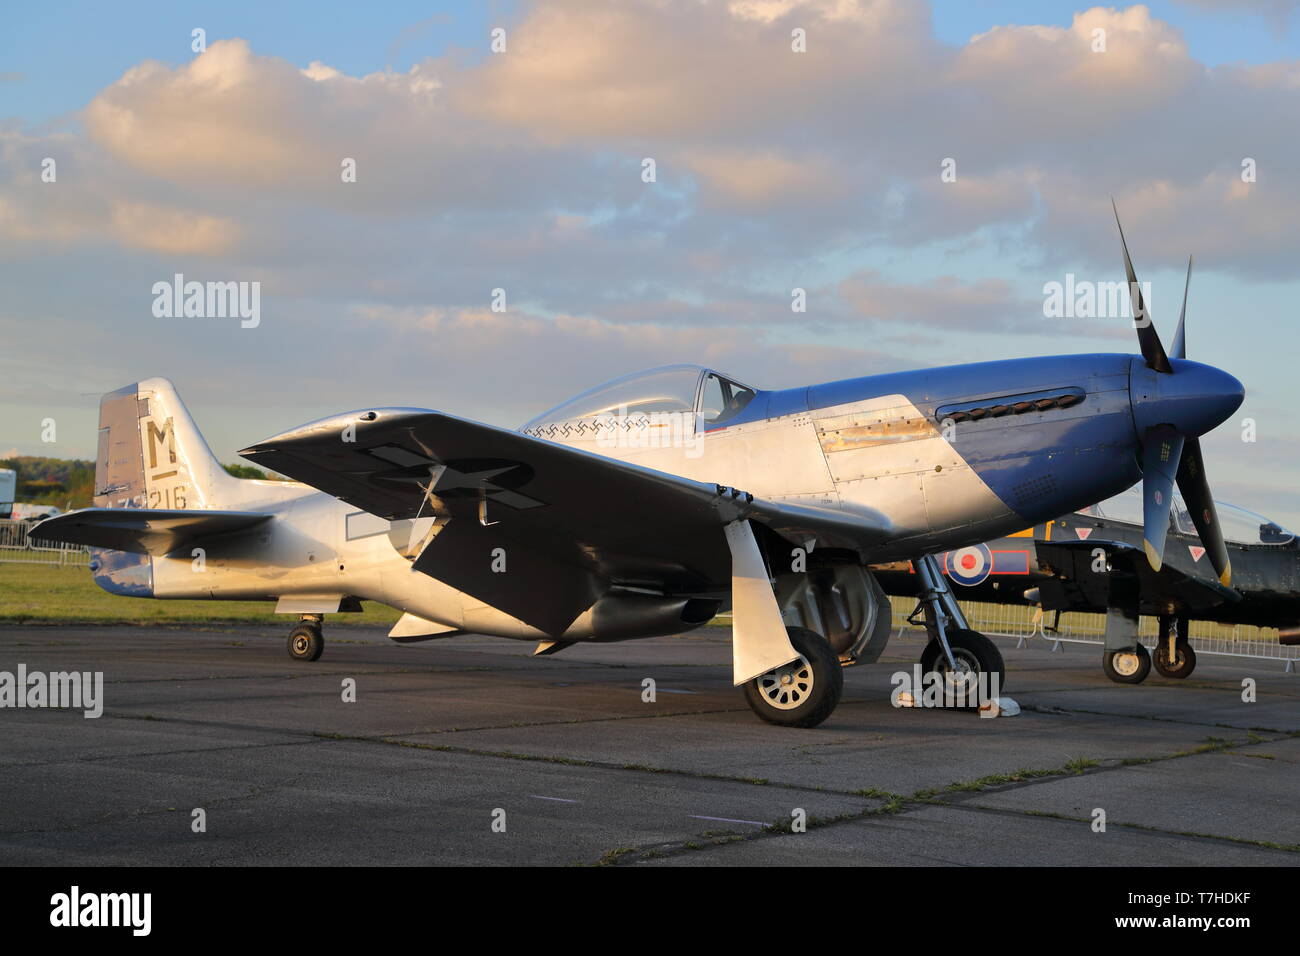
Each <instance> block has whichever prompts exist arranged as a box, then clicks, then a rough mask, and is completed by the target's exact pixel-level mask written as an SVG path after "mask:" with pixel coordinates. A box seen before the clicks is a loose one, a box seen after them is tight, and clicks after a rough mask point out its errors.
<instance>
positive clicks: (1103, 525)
mask: <svg viewBox="0 0 1300 956" xmlns="http://www.w3.org/2000/svg"><path fill="white" fill-rule="evenodd" d="M1133 491H1136V489H1131V490H1130V491H1128V492H1124V493H1123V494H1120V495H1118V496H1116V497H1115V498H1112V499H1110V500H1108V501H1104V502H1102V503H1101V504H1099V505H1093V506H1091V507H1088V508H1084V509H1083V510H1081V511H1078V512H1075V513H1073V514H1068V515H1063V516H1061V517H1059V518H1057V519H1056V520H1055V521H1049V522H1046V523H1045V524H1041V525H1038V526H1037V527H1034V528H1029V529H1026V530H1025V531H1022V532H1018V533H1016V534H1014V535H1010V536H1007V537H1004V538H1001V539H999V540H997V541H989V542H987V543H985V544H979V545H975V546H973V547H969V548H961V549H959V550H956V551H950V552H948V553H947V554H945V555H942V556H940V557H939V561H940V563H941V565H942V567H943V569H944V571H946V572H947V575H948V580H949V581H950V582H953V583H955V584H957V585H959V587H958V588H957V589H956V593H958V594H960V595H961V596H962V597H963V598H964V599H966V600H970V601H987V602H992V603H997V604H1024V603H1025V602H1029V603H1032V604H1037V605H1039V606H1040V607H1041V608H1042V609H1043V610H1045V611H1054V612H1055V613H1056V619H1057V622H1058V623H1059V621H1060V616H1061V613H1062V612H1064V611H1084V612H1093V613H1101V614H1105V615H1107V619H1106V645H1107V646H1106V649H1105V651H1104V652H1103V655H1102V669H1103V670H1104V671H1105V673H1106V676H1107V677H1109V678H1110V679H1111V680H1113V681H1116V682H1117V683H1121V684H1140V683H1141V682H1142V681H1144V680H1146V677H1147V675H1148V674H1149V673H1150V671H1151V665H1152V663H1153V662H1154V664H1155V668H1156V670H1157V671H1158V672H1159V673H1160V674H1162V675H1163V676H1165V677H1175V678H1183V677H1188V676H1190V675H1191V673H1192V671H1193V670H1194V669H1195V668H1196V651H1195V650H1194V649H1193V648H1192V646H1191V643H1190V642H1189V641H1188V631H1187V625H1188V622H1189V621H1218V622H1220V623H1224V624H1252V625H1255V626H1257V627H1276V628H1278V631H1279V635H1280V638H1281V639H1282V640H1283V641H1286V642H1295V641H1296V640H1297V638H1300V542H1297V539H1296V536H1295V535H1294V534H1292V533H1291V532H1290V531H1287V530H1286V529H1285V528H1283V527H1282V526H1281V525H1279V524H1277V522H1274V521H1270V520H1269V519H1267V518H1264V517H1261V516H1260V515H1257V514H1253V513H1252V512H1249V511H1246V510H1245V509H1243V508H1238V507H1235V506H1233V505H1229V504H1225V503H1223V502H1218V503H1217V504H1216V511H1217V513H1218V514H1219V516H1220V526H1221V528H1222V529H1223V532H1224V538H1225V543H1226V545H1227V548H1228V555H1229V558H1230V560H1231V563H1232V579H1231V580H1232V583H1231V585H1227V584H1224V583H1223V582H1222V580H1221V578H1220V576H1219V574H1218V572H1217V571H1215V570H1214V569H1213V567H1212V566H1211V562H1210V558H1209V557H1208V552H1207V550H1206V548H1205V546H1204V545H1203V544H1202V543H1201V540H1200V538H1199V537H1198V536H1197V534H1196V527H1195V525H1194V524H1193V522H1192V517H1191V513H1190V511H1189V510H1188V508H1187V505H1186V504H1185V503H1184V502H1183V500H1182V499H1181V498H1180V497H1179V496H1178V495H1176V494H1175V495H1173V497H1172V502H1171V504H1172V508H1171V509H1170V514H1169V521H1170V522H1171V527H1170V530H1169V546H1168V547H1167V548H1166V552H1165V561H1164V563H1163V565H1162V566H1161V568H1160V570H1158V571H1157V570H1155V569H1154V568H1152V567H1151V565H1150V563H1149V562H1148V561H1147V558H1146V556H1145V555H1144V554H1143V553H1142V517H1141V499H1140V497H1138V496H1137V495H1135V494H1133V493H1132V492H1133ZM872 570H873V573H874V574H875V575H876V579H877V580H878V581H879V582H880V585H881V587H883V588H884V589H885V591H886V593H888V594H901V595H911V594H915V593H917V584H916V580H915V578H916V576H915V575H914V574H913V573H912V570H911V568H910V567H909V565H908V564H907V563H906V562H896V563H894V564H891V565H888V566H885V567H875V568H873V569H872ZM1141 614H1147V615H1152V616H1154V617H1156V618H1157V620H1158V622H1159V629H1158V640H1157V641H1156V646H1155V653H1154V654H1150V653H1148V651H1147V649H1146V648H1145V647H1144V646H1142V644H1140V643H1131V642H1130V633H1129V632H1131V631H1132V630H1134V629H1135V628H1136V626H1137V619H1138V616H1139V615H1141ZM1116 632H1119V634H1118V640H1117V639H1116V637H1117V635H1116ZM1111 644H1114V645H1115V647H1111Z"/></svg>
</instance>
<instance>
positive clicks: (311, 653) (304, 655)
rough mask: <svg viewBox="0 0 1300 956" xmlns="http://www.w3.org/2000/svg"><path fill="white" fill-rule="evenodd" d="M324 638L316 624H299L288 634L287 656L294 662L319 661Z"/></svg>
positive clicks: (323, 648)
mask: <svg viewBox="0 0 1300 956" xmlns="http://www.w3.org/2000/svg"><path fill="white" fill-rule="evenodd" d="M324 650H325V637H324V635H322V634H321V631H320V626H319V625H317V624H299V625H298V626H297V627H295V628H294V629H293V630H292V631H290V632H289V656H290V657H292V658H293V659H294V660H295V661H314V660H319V659H320V656H321V652H323V651H324Z"/></svg>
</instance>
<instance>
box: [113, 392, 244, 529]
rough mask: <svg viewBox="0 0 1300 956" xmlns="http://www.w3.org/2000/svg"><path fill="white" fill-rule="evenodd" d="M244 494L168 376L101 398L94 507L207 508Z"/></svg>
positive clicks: (226, 505)
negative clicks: (219, 459) (213, 452)
mask: <svg viewBox="0 0 1300 956" xmlns="http://www.w3.org/2000/svg"><path fill="white" fill-rule="evenodd" d="M245 497H246V493H244V492H243V489H242V488H241V483H240V481H239V479H237V478H233V477H231V476H230V475H229V474H228V473H227V472H226V470H225V469H224V468H223V467H222V466H221V463H220V462H219V461H217V459H216V456H215V455H213V454H212V450H211V449H209V448H208V443H207V442H205V441H204V440H203V436H202V435H201V434H199V430H198V428H197V427H196V426H195V424H194V419H192V418H190V413H189V412H188V411H186V409H185V405H184V403H183V402H181V398H180V396H179V395H178V394H177V393H176V388H175V386H173V385H172V383H171V382H169V381H167V379H165V378H147V379H144V380H143V381H140V382H136V383H135V384H134V385H128V386H126V387H125V388H121V389H118V390H117V391H116V392H110V393H108V394H107V395H105V396H104V397H103V398H102V399H101V400H100V403H99V453H98V455H97V458H96V461H95V506H96V507H99V508H181V509H189V510H207V509H212V508H232V507H236V506H237V505H238V504H239V503H240V502H241V500H242V499H244V498H245Z"/></svg>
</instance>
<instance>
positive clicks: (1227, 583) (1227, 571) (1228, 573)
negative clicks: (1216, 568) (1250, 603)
mask: <svg viewBox="0 0 1300 956" xmlns="http://www.w3.org/2000/svg"><path fill="white" fill-rule="evenodd" d="M1219 583H1220V584H1222V585H1223V586H1224V587H1225V588H1230V587H1232V565H1231V564H1228V565H1225V566H1224V569H1223V573H1222V574H1220V575H1219Z"/></svg>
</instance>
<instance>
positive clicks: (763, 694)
mask: <svg viewBox="0 0 1300 956" xmlns="http://www.w3.org/2000/svg"><path fill="white" fill-rule="evenodd" d="M786 633H788V634H789V635H790V643H791V644H793V645H794V649H795V650H796V651H798V652H799V657H798V658H797V659H796V660H794V661H792V662H790V663H789V664H786V665H785V666H783V667H778V668H776V669H775V670H770V671H768V672H767V673H766V674H760V675H759V676H758V677H755V678H754V679H753V680H751V681H749V682H748V683H746V684H745V685H744V686H745V700H746V701H747V702H748V704H749V707H750V709H751V710H753V711H754V713H756V714H758V716H759V717H762V718H763V719H764V720H766V721H767V722H768V723H769V724H780V725H781V726H783V727H816V726H817V725H818V724H820V723H821V722H822V721H823V720H825V719H826V718H827V717H829V716H830V715H831V711H833V710H834V709H835V705H836V704H838V703H839V702H840V695H841V694H842V693H843V692H844V671H843V669H842V667H841V665H840V661H839V656H838V655H837V654H836V653H835V651H833V650H832V649H831V645H830V643H829V642H828V641H827V640H826V638H824V637H822V636H821V635H820V634H818V633H816V632H814V631H810V630H808V629H807V628H802V627H787V628H786Z"/></svg>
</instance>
